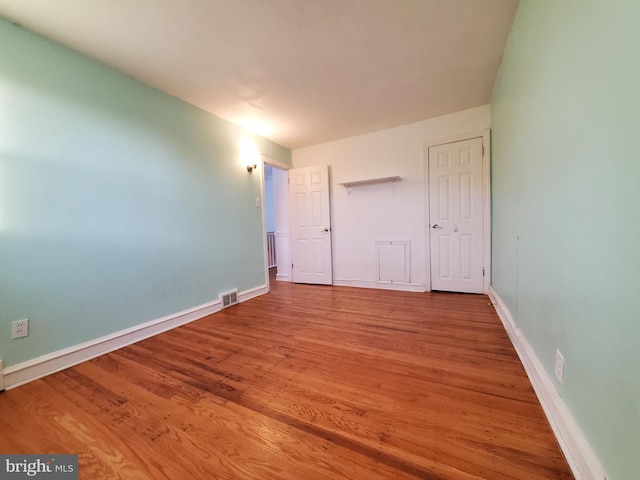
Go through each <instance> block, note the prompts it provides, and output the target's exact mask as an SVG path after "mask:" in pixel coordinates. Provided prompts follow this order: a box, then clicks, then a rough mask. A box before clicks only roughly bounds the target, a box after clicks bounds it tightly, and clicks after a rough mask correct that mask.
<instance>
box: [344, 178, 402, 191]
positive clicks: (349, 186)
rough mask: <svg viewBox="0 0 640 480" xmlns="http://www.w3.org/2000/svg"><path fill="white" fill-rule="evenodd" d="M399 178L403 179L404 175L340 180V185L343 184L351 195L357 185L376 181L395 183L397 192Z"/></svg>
mask: <svg viewBox="0 0 640 480" xmlns="http://www.w3.org/2000/svg"><path fill="white" fill-rule="evenodd" d="M398 180H402V177H400V176H399V175H394V176H392V177H378V178H369V179H366V180H354V181H353V182H340V183H338V185H342V186H344V187H345V188H346V189H347V194H348V195H351V190H352V188H353V187H357V186H360V185H372V184H374V183H391V184H392V185H393V193H396V182H397V181H398Z"/></svg>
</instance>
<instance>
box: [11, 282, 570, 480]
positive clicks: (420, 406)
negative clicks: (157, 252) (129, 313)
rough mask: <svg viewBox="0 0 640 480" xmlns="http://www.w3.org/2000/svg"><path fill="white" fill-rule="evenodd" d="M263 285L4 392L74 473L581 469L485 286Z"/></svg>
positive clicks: (43, 449) (31, 444)
mask: <svg viewBox="0 0 640 480" xmlns="http://www.w3.org/2000/svg"><path fill="white" fill-rule="evenodd" d="M274 283H275V284H274V285H273V290H272V292H271V293H269V294H268V295H264V296H262V297H258V298H256V299H253V300H251V301H248V302H245V303H243V304H241V305H238V306H235V307H232V308H229V309H226V310H223V311H221V312H219V313H217V314H215V315H212V316H209V317H206V318H203V319H201V320H198V321H196V322H193V323H190V324H188V325H185V326H183V327H180V328H177V329H175V330H172V331H170V332H166V333H163V334H161V335H158V336H156V337H153V338H150V339H147V340H144V341H141V342H139V343H137V344H134V345H130V346H128V347H125V348H123V349H121V350H118V351H115V352H112V353H110V354H107V355H103V356H101V357H99V358H96V359H94V360H91V361H89V362H85V363H83V364H80V365H77V366H75V367H73V368H70V369H67V370H65V371H63V372H59V373H57V374H54V375H51V376H48V377H46V378H44V379H41V380H37V381H35V382H32V383H30V384H28V385H24V386H22V387H18V388H16V389H14V390H10V391H7V392H5V393H3V394H1V395H0V429H1V430H2V435H0V451H3V452H6V453H78V454H79V461H80V478H83V479H85V478H86V479H89V478H91V479H94V478H123V479H124V478H127V479H129V478H133V479H151V478H153V479H162V478H172V479H173V478H190V479H213V478H220V479H296V480H297V479H352V480H359V479H363V478H367V479H373V480H383V479H400V480H410V479H412V478H413V479H415V478H423V479H433V480H444V479H462V480H479V479H489V480H508V479H524V480H543V479H571V478H573V477H572V476H571V473H570V471H569V468H568V466H567V463H566V461H565V459H564V458H563V457H562V454H561V452H560V449H559V447H558V444H557V442H556V440H555V438H554V437H553V434H552V432H551V429H550V428H549V425H548V423H547V421H546V418H545V417H544V414H543V411H542V408H541V407H540V405H539V403H538V401H537V399H536V397H535V394H534V392H533V390H532V388H531V385H530V384H529V382H528V379H527V377H526V374H525V372H524V370H523V368H522V366H521V364H520V363H519V360H518V357H517V355H516V353H515V351H514V350H513V347H512V346H511V344H510V342H509V339H508V336H507V335H506V332H505V331H504V329H503V327H502V325H501V324H500V321H499V319H498V318H497V316H496V314H495V311H494V310H493V307H492V306H491V304H490V302H489V300H488V298H487V297H485V296H482V295H462V294H448V293H427V294H418V293H409V292H390V291H379V290H367V289H356V288H346V287H318V286H309V285H292V284H285V283H282V282H274Z"/></svg>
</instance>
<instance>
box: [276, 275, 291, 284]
mask: <svg viewBox="0 0 640 480" xmlns="http://www.w3.org/2000/svg"><path fill="white" fill-rule="evenodd" d="M276 280H277V281H279V282H290V281H291V275H280V274H279V273H276Z"/></svg>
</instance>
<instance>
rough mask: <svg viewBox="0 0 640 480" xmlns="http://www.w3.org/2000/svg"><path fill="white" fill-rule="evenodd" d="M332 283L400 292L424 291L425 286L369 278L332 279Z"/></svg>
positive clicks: (340, 285) (341, 285)
mask: <svg viewBox="0 0 640 480" xmlns="http://www.w3.org/2000/svg"><path fill="white" fill-rule="evenodd" d="M333 285H335V286H339V287H358V288H377V289H380V290H397V291H401V292H419V293H424V292H426V291H427V290H426V288H427V287H426V286H425V285H420V284H418V283H389V282H376V281H370V280H346V279H340V278H334V279H333Z"/></svg>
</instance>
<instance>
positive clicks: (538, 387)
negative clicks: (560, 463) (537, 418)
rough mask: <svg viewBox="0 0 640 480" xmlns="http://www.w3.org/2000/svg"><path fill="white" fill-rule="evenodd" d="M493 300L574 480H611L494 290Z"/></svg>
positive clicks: (491, 294) (491, 292) (491, 295)
mask: <svg viewBox="0 0 640 480" xmlns="http://www.w3.org/2000/svg"><path fill="white" fill-rule="evenodd" d="M489 298H490V299H491V302H492V303H493V305H494V307H495V308H496V312H497V313H498V317H500V320H501V321H502V324H503V325H504V328H505V330H506V331H507V334H508V335H509V338H510V339H511V343H512V344H513V346H514V348H515V349H516V352H517V353H518V356H519V357H520V361H521V362H522V365H523V366H524V369H525V371H526V372H527V376H528V377H529V380H530V381H531V385H532V386H533V389H534V391H535V392H536V395H537V396H538V400H539V401H540V404H541V405H542V409H543V410H544V413H545V414H546V416H547V419H548V420H549V424H550V425H551V428H552V429H553V433H554V434H555V436H556V438H557V440H558V443H559V444H560V448H561V449H562V452H563V453H564V456H565V458H566V459H567V462H568V463H569V467H571V471H572V472H573V475H574V477H575V478H576V479H577V480H606V479H607V478H608V477H607V474H606V472H605V470H604V467H603V466H602V463H601V462H600V460H599V459H598V456H597V455H596V453H595V452H594V451H593V449H592V448H591V445H589V442H588V441H587V439H586V437H585V436H584V434H583V433H582V431H581V430H580V427H579V426H578V424H577V423H576V421H575V419H574V418H573V415H572V414H571V411H570V410H569V408H568V407H567V405H566V404H565V403H564V401H563V400H562V398H561V397H560V395H559V394H558V391H557V390H556V388H555V386H554V384H553V381H552V380H551V377H550V376H549V374H548V373H547V372H546V370H545V369H544V367H543V366H542V363H540V360H539V359H538V356H537V355H536V353H535V351H534V350H533V348H531V345H529V342H527V339H526V338H525V336H524V335H523V334H522V331H521V330H520V329H519V328H518V326H517V325H516V323H515V321H514V320H513V317H512V316H511V313H510V312H509V309H508V308H507V306H506V305H505V303H504V302H503V301H502V299H501V298H500V296H499V295H498V293H497V292H496V291H495V290H494V289H493V287H490V288H489Z"/></svg>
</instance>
